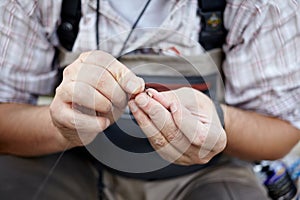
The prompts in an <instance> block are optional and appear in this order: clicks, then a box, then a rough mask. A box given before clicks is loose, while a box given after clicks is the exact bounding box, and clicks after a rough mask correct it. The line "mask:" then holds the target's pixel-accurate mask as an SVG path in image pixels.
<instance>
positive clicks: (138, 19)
mask: <svg viewBox="0 0 300 200" xmlns="http://www.w3.org/2000/svg"><path fill="white" fill-rule="evenodd" d="M150 2H151V0H148V1H147V3H146V4H145V6H144V8H143V10H142V12H141V13H140V14H139V16H138V18H137V19H136V21H135V22H134V24H133V25H132V27H131V30H130V32H129V34H128V35H127V38H126V40H125V41H124V43H123V46H122V48H121V50H120V52H119V55H118V58H119V57H121V55H122V53H123V51H124V49H125V47H126V45H127V43H128V40H129V38H130V36H131V35H132V33H133V31H134V29H135V28H136V26H137V24H138V23H139V21H140V19H141V18H142V16H143V14H144V13H145V11H146V9H147V7H148V5H149V4H150Z"/></svg>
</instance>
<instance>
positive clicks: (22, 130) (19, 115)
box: [0, 104, 68, 156]
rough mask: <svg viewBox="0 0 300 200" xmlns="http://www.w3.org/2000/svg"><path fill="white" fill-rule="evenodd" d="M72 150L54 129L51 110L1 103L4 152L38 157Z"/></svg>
mask: <svg viewBox="0 0 300 200" xmlns="http://www.w3.org/2000/svg"><path fill="white" fill-rule="evenodd" d="M66 148H68V144H67V142H66V140H65V138H64V137H63V136H62V135H61V134H60V133H59V131H58V130H57V129H56V128H55V127H54V125H53V124H52V121H51V117H50V113H49V108H48V107H38V106H31V105H26V104H0V153H2V154H13V155H18V156H38V155H44V154H49V153H55V152H59V151H63V150H65V149H66Z"/></svg>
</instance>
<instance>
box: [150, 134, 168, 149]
mask: <svg viewBox="0 0 300 200" xmlns="http://www.w3.org/2000/svg"><path fill="white" fill-rule="evenodd" d="M151 141H152V144H153V145H154V146H156V147H163V146H165V145H167V144H168V142H167V141H166V140H165V139H164V138H163V137H161V136H153V138H151Z"/></svg>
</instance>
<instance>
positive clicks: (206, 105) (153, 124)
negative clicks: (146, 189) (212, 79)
mask: <svg viewBox="0 0 300 200" xmlns="http://www.w3.org/2000/svg"><path fill="white" fill-rule="evenodd" d="M147 93H148V95H147ZM129 107H130V109H131V111H132V113H133V115H134V117H135V119H136V120H137V122H138V124H139V125H140V127H141V129H142V130H143V131H144V133H145V134H146V136H147V137H148V139H149V141H150V143H151V145H152V146H153V148H154V149H155V150H157V152H158V153H159V154H160V155H161V156H162V157H163V158H164V159H166V160H168V161H170V162H175V163H177V164H182V165H192V164H204V163H207V162H208V161H209V160H210V159H212V158H213V157H214V156H215V155H216V154H218V153H220V152H222V151H223V150H224V148H225V146H226V142H227V138H226V133H225V131H224V129H223V127H222V125H221V123H220V120H219V118H218V115H217V112H216V110H215V108H214V104H213V103H212V101H211V100H210V99H209V98H208V97H207V96H205V95H204V94H202V93H201V92H199V91H196V90H194V89H191V88H182V89H178V90H174V91H168V92H161V93H159V92H157V91H155V90H153V89H148V90H147V92H146V93H141V94H139V95H137V96H136V98H135V99H134V100H131V101H130V102H129Z"/></svg>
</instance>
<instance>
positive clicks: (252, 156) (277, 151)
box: [222, 105, 300, 160]
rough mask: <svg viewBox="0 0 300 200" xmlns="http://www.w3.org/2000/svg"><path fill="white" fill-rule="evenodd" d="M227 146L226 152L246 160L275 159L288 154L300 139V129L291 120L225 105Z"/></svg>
mask: <svg viewBox="0 0 300 200" xmlns="http://www.w3.org/2000/svg"><path fill="white" fill-rule="evenodd" d="M222 107H223V110H224V111H225V112H224V116H225V130H226V133H227V147H226V148H225V153H228V154H229V155H232V156H236V157H240V158H242V159H247V160H275V159H278V158H281V157H283V156H284V155H285V154H287V153H288V152H289V151H290V150H291V149H292V147H293V146H294V145H295V144H296V143H297V142H298V141H299V139H300V130H298V129H296V128H294V127H293V126H292V125H290V124H289V123H288V122H286V121H283V120H280V119H277V118H272V117H267V116H264V115H260V114H258V113H255V112H250V111H244V110H240V109H237V108H233V107H230V106H224V105H223V106H222Z"/></svg>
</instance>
